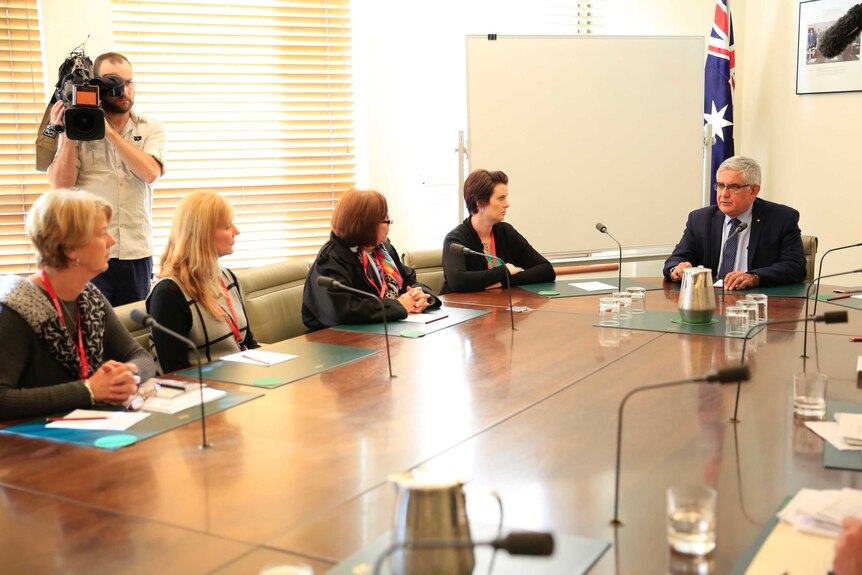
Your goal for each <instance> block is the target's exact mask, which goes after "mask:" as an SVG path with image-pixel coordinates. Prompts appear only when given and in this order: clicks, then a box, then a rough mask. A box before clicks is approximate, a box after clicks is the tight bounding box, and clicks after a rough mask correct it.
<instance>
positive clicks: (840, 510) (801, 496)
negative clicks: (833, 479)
mask: <svg viewBox="0 0 862 575" xmlns="http://www.w3.org/2000/svg"><path fill="white" fill-rule="evenodd" d="M845 517H857V518H859V519H862V491H859V490H858V489H851V488H849V487H845V488H844V489H824V490H817V489H800V490H799V492H798V493H797V494H796V495H795V496H794V497H793V499H791V500H790V503H788V504H787V505H786V506H785V507H784V509H782V510H781V511H779V512H778V518H779V519H781V520H782V521H784V522H786V523H790V524H791V525H793V527H795V528H796V529H797V530H798V531H802V532H803V533H811V534H813V535H822V536H824V537H833V538H836V539H837V538H838V535H839V534H840V533H841V523H842V522H843V521H844V518H845Z"/></svg>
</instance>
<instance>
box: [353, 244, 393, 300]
mask: <svg viewBox="0 0 862 575" xmlns="http://www.w3.org/2000/svg"><path fill="white" fill-rule="evenodd" d="M358 251H359V260H360V261H361V262H362V267H363V268H364V269H365V277H366V278H368V281H370V282H371V284H372V285H374V287H375V288H376V289H378V290H380V291H384V290H381V289H380V286H379V285H377V283H376V282H375V281H374V279H376V277H375V276H379V277H382V278H383V283H384V284H385V292H384V295H383V297H384V298H387V299H398V296H399V295H401V286H403V285H404V279H403V278H402V277H401V274H400V273H399V271H398V266H396V265H395V260H393V259H392V256H391V255H389V252H388V251H386V248H385V247H383V244H379V245H378V246H377V247H375V248H374V249H373V250H372V252H371V255H372V256H373V257H372V258H369V257H368V254H367V253H366V252H365V250H362V249H360V250H358ZM369 259H370V260H371V261H369ZM369 265H373V266H375V268H376V270H377V274H375V273H374V271H370V270H369V269H368V266H369Z"/></svg>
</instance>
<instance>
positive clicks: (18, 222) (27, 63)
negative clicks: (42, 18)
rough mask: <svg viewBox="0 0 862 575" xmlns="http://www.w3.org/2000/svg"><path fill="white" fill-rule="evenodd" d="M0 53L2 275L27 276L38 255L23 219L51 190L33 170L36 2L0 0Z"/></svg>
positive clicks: (40, 81)
mask: <svg viewBox="0 0 862 575" xmlns="http://www.w3.org/2000/svg"><path fill="white" fill-rule="evenodd" d="M0 52H2V57H0V273H28V272H31V271H33V270H34V269H35V257H34V255H33V249H32V247H31V246H30V245H29V243H28V242H27V240H26V239H25V238H24V219H25V216H26V213H27V210H28V209H29V208H30V206H31V205H33V202H34V201H35V200H36V198H37V197H39V195H40V194H42V193H43V192H45V191H47V190H48V179H47V177H46V176H45V174H43V173H40V172H37V171H36V170H35V163H36V146H35V141H36V132H37V131H38V129H39V123H40V122H41V120H42V113H43V112H44V111H45V101H44V77H43V70H42V47H41V39H40V34H39V14H38V9H37V0H0Z"/></svg>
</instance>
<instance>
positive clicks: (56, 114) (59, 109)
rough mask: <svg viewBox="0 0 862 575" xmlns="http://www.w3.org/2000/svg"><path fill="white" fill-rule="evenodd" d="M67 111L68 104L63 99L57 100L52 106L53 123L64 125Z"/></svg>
mask: <svg viewBox="0 0 862 575" xmlns="http://www.w3.org/2000/svg"><path fill="white" fill-rule="evenodd" d="M65 113H66V105H65V104H64V103H63V100H57V101H56V102H54V105H53V106H52V107H51V123H52V124H54V125H55V126H62V125H63V114H65Z"/></svg>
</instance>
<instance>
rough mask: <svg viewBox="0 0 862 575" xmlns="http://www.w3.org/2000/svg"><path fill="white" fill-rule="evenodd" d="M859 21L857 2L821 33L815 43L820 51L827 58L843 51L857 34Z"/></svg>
mask: <svg viewBox="0 0 862 575" xmlns="http://www.w3.org/2000/svg"><path fill="white" fill-rule="evenodd" d="M860 22H862V4H857V5H856V6H854V7H852V8H851V9H850V10H848V11H847V14H845V15H844V16H842V17H841V18H839V19H838V21H837V22H835V24H833V25H832V26H831V27H829V28H828V29H827V30H826V31H825V32H824V33H823V35H822V36H821V37H820V41H819V42H818V43H817V47H818V48H820V53H821V54H823V55H824V56H825V57H827V58H834V57H835V56H837V55H838V54H840V53H841V52H843V51H844V49H845V48H847V46H849V45H850V44H851V43H852V42H853V39H854V38H856V36H858V35H859V24H860Z"/></svg>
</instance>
